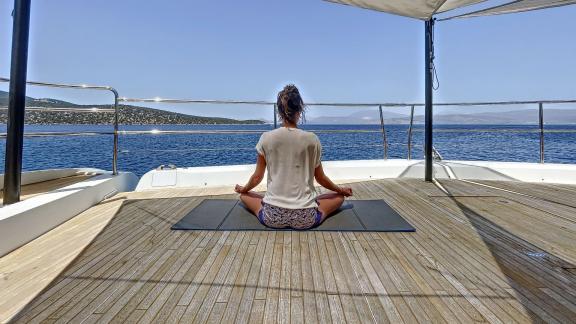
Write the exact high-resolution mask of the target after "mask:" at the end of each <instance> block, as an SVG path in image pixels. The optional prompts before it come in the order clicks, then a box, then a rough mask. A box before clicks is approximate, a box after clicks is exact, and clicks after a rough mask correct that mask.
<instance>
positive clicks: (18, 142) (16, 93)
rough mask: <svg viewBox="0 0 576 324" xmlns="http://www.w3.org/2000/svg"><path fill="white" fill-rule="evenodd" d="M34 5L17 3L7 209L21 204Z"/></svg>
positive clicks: (6, 167) (27, 0) (6, 175)
mask: <svg viewBox="0 0 576 324" xmlns="http://www.w3.org/2000/svg"><path fill="white" fill-rule="evenodd" d="M30 1H31V0H14V17H13V29H12V63H11V67H10V95H9V98H8V125H7V132H6V133H7V135H6V160H5V162H4V170H5V172H4V205H8V204H13V203H16V202H18V201H20V184H21V176H22V149H23V146H24V115H25V108H26V72H27V68H28V35H29V30H30Z"/></svg>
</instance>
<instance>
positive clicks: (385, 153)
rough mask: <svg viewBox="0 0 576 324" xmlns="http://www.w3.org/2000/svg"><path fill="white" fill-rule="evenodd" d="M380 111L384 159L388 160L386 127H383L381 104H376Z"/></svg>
mask: <svg viewBox="0 0 576 324" xmlns="http://www.w3.org/2000/svg"><path fill="white" fill-rule="evenodd" d="M378 110H379V111H380V129H381V131H382V141H383V142H384V160H388V138H387V137H386V128H385V127H384V115H383V114H382V105H379V106H378Z"/></svg>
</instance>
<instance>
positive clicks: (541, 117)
mask: <svg viewBox="0 0 576 324" xmlns="http://www.w3.org/2000/svg"><path fill="white" fill-rule="evenodd" d="M538 120H539V124H540V163H544V105H543V104H542V103H541V102H540V103H539V104H538Z"/></svg>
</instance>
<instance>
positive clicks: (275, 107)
mask: <svg viewBox="0 0 576 324" xmlns="http://www.w3.org/2000/svg"><path fill="white" fill-rule="evenodd" d="M276 128H278V105H277V104H274V129H276Z"/></svg>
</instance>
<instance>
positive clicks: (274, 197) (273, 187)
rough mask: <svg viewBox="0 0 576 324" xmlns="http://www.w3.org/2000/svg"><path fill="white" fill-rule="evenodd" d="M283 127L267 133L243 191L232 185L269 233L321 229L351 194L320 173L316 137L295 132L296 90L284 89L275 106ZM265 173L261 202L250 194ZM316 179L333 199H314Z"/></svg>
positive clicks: (299, 113) (299, 104)
mask: <svg viewBox="0 0 576 324" xmlns="http://www.w3.org/2000/svg"><path fill="white" fill-rule="evenodd" d="M277 107H278V115H279V116H280V119H281V121H282V127H280V128H277V129H275V130H272V131H269V132H265V133H264V134H262V136H261V137H260V140H259V141H258V144H256V150H257V151H258V157H257V161H256V170H255V171H254V174H253V175H252V176H251V177H250V180H249V181H248V183H247V184H246V185H245V186H240V185H236V188H235V190H236V192H237V193H239V194H240V199H241V200H242V202H243V203H244V205H246V207H247V208H248V209H250V211H252V213H254V215H256V216H257V217H258V220H259V221H260V222H261V223H262V224H264V225H265V226H268V227H271V228H278V229H279V228H292V229H298V230H304V229H309V228H313V227H315V226H318V225H320V224H321V223H322V222H323V221H324V220H325V219H326V218H327V217H328V216H330V214H332V213H333V212H334V211H336V210H337V209H338V208H339V207H340V206H341V205H342V203H343V202H344V197H348V196H352V189H351V188H344V187H339V186H337V185H335V184H334V183H333V182H332V181H331V180H330V179H329V178H328V177H327V176H326V175H325V174H324V171H323V170H322V163H321V160H320V158H321V155H322V146H321V145H320V141H319V140H318V137H317V136H316V135H315V134H313V133H310V132H306V131H303V130H301V129H298V126H297V124H298V121H299V120H300V118H301V117H303V114H304V102H303V101H302V97H300V93H299V91H298V89H297V88H296V86H294V85H287V86H286V87H284V89H283V90H282V91H280V93H278V100H277ZM266 169H268V180H267V184H268V189H267V191H266V194H265V196H264V197H262V196H261V195H259V194H257V193H255V192H251V191H250V190H252V189H253V188H254V187H256V186H257V185H258V184H259V183H260V182H261V181H262V179H263V178H264V171H265V170H266ZM314 179H316V181H317V182H318V183H319V184H320V185H321V186H323V187H324V188H326V189H328V190H331V191H333V193H328V194H323V195H320V196H317V193H316V190H315V188H314Z"/></svg>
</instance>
